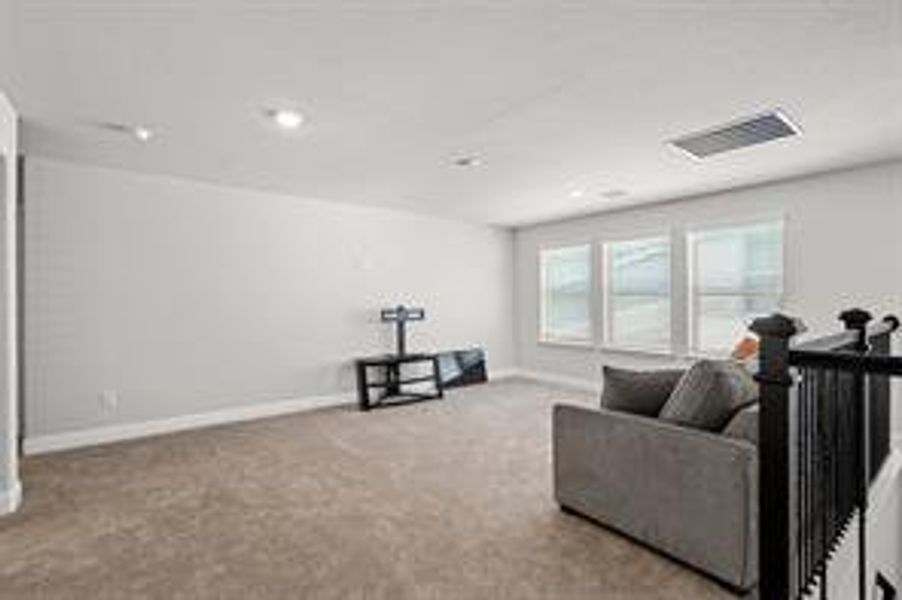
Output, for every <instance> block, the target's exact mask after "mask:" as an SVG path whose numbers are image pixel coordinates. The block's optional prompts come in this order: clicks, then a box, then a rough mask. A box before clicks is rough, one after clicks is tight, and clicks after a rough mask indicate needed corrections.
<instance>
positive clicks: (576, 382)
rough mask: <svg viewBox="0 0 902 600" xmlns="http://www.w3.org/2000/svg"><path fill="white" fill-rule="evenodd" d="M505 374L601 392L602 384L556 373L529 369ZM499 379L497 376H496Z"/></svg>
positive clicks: (513, 370)
mask: <svg viewBox="0 0 902 600" xmlns="http://www.w3.org/2000/svg"><path fill="white" fill-rule="evenodd" d="M505 373H509V374H508V375H507V376H508V377H522V378H523V379H530V380H532V381H537V382H539V383H546V384H548V385H555V386H561V387H566V388H572V389H576V390H580V391H584V392H592V393H598V392H600V391H601V382H600V381H598V382H596V381H592V380H589V379H581V378H579V377H570V376H568V375H558V374H556V373H546V372H543V371H531V370H528V369H507V370H505ZM496 377H497V375H496Z"/></svg>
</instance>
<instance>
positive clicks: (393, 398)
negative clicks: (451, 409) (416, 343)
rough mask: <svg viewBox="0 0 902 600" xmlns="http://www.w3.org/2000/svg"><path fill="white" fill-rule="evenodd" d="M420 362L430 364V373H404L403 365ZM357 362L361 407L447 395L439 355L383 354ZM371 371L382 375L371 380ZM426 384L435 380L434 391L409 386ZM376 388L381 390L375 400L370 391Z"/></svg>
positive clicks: (358, 391) (358, 394)
mask: <svg viewBox="0 0 902 600" xmlns="http://www.w3.org/2000/svg"><path fill="white" fill-rule="evenodd" d="M416 363H429V366H430V368H431V372H430V373H429V374H428V375H416V376H402V374H401V366H402V365H405V364H416ZM354 364H355V367H356V370H357V398H358V402H359V405H360V410H369V409H371V408H377V407H380V406H394V405H398V404H407V403H410V402H420V401H422V400H432V399H436V398H442V397H443V396H444V392H443V390H442V378H441V375H440V372H439V364H438V355H437V354H404V355H399V354H381V355H378V356H366V357H361V358H358V359H357V360H355V361H354ZM371 370H377V371H380V372H381V373H382V377H381V378H380V379H378V380H376V381H371V380H370V377H369V375H370V371H371ZM424 383H432V386H433V391H430V392H421V391H416V390H409V389H405V388H407V387H409V386H413V385H422V384H424ZM373 389H375V390H379V391H380V393H379V395H378V397H377V398H376V399H375V400H374V399H372V398H370V390H373Z"/></svg>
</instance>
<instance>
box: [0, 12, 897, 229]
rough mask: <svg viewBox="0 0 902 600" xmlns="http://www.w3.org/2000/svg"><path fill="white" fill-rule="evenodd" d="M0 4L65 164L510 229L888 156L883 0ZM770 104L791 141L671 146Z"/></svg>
mask: <svg viewBox="0 0 902 600" xmlns="http://www.w3.org/2000/svg"><path fill="white" fill-rule="evenodd" d="M0 1H2V2H18V4H16V5H15V6H13V10H14V12H15V15H14V17H13V19H14V20H15V23H14V25H15V26H14V27H13V31H14V33H15V36H16V37H15V39H14V43H15V45H16V70H15V72H14V73H13V75H14V79H13V84H12V85H13V89H12V95H13V96H14V98H15V100H16V102H17V104H18V108H19V109H20V111H21V112H22V114H23V116H24V118H25V139H26V149H27V151H28V152H31V153H35V154H41V155H46V156H51V157H58V158H63V159H70V160H75V161H79V162H87V163H94V164H99V165H108V166H115V167H122V168H126V169H133V170H137V171H144V172H152V173H164V174H169V175H176V176H184V177H189V178H194V179H200V180H207V181H212V182H219V183H223V184H229V185H238V186H247V187H253V188H261V189H267V190H275V191H280V192H287V193H291V194H295V195H300V196H308V197H318V198H323V199H329V200H336V201H348V202H357V203H362V204H372V205H384V206H392V207H398V208H405V209H412V210H416V211H420V212H426V213H433V214H439V215H447V216H452V217H457V218H463V219H467V220H472V221H478V222H485V223H494V224H502V225H516V224H523V223H530V222H536V221H540V220H545V219H552V218H559V217H563V216H567V215H572V214H578V213H584V212H594V211H598V210H604V209H606V208H611V207H615V206H618V205H622V203H637V202H647V201H655V200H661V199H666V198H674V197H679V196H683V195H689V194H695V193H699V192H704V191H712V190H718V189H724V188H730V187H736V186H740V185H746V184H750V183H754V182H760V181H766V180H771V179H777V178H783V177H789V176H793V175H798V174H803V173H808V172H814V171H821V170H825V169H830V168H836V167H840V166H845V165H852V164H860V163H866V162H871V161H878V160H882V159H886V158H890V157H894V156H900V155H902V3H900V1H898V0H818V1H816V0H798V1H794V2H793V1H789V0H745V1H743V2H736V1H733V0H688V1H687V0H682V1H680V2H674V3H672V4H670V3H668V2H661V1H660V0H642V1H637V0H622V1H603V0H569V1H567V0H561V1H558V2H552V1H547V0H546V1H530V0H523V1H517V0H481V1H469V0H458V1H450V0H449V1H445V2H441V1H438V0H393V1H389V0H379V1H375V0H356V1H351V0H295V1H289V0H257V1H255V2H252V1H250V0H248V1H246V2H239V1H235V0H233V1H225V0H194V1H189V0H155V1H149V0H132V1H128V2H127V1H124V0H93V1H92V0H27V1H26V0H0ZM286 100H288V101H295V102H297V104H298V106H299V107H300V108H301V109H302V110H303V112H304V113H305V114H306V115H307V116H308V117H309V119H310V121H309V124H308V125H307V126H306V127H305V128H304V130H303V131H302V132H300V133H299V134H296V135H284V134H282V133H281V132H278V131H274V130H273V128H272V127H271V126H270V125H269V124H268V123H267V122H265V119H264V118H263V117H262V116H261V114H262V110H263V109H264V108H265V107H266V106H268V105H270V104H272V103H276V102H281V101H286ZM775 107H779V108H782V109H784V110H785V112H786V113H788V114H789V115H790V116H791V117H792V118H793V120H794V121H796V122H797V123H798V124H799V125H800V126H801V128H802V129H803V131H804V133H803V135H802V136H801V137H800V138H796V139H789V140H783V141H778V142H773V143H771V144H768V145H764V146H758V147H755V148H751V149H745V150H740V151H737V152H734V153H729V154H725V155H721V156H719V157H715V158H710V159H707V160H705V161H693V160H691V159H689V158H687V157H685V156H684V155H681V154H679V153H677V152H676V151H674V150H673V149H671V148H669V147H667V146H666V145H665V144H664V141H665V140H667V139H669V138H672V137H675V136H678V135H680V134H683V133H687V132H691V131H694V130H697V129H702V128H707V127H710V126H712V125H717V124H720V123H722V122H725V121H729V120H731V119H734V118H736V117H740V116H743V115H746V114H751V113H756V112H760V111H762V110H766V109H769V108H775ZM99 121H117V122H128V123H141V124H146V125H148V126H150V127H152V128H154V129H155V130H156V132H157V136H156V137H155V138H154V139H153V140H152V141H151V142H150V143H147V144H140V143H138V142H137V141H134V140H131V139H129V138H127V137H125V136H117V135H116V134H114V133H111V132H109V131H104V130H102V129H100V128H97V127H96V126H95V125H94V124H95V123H96V122H99ZM469 154H475V155H478V156H480V157H482V159H483V160H484V164H483V165H481V166H479V167H473V168H461V167H455V166H453V165H452V164H451V163H452V162H453V160H454V159H455V158H456V157H459V156H461V155H469ZM574 188H585V189H587V190H589V191H590V192H591V193H589V194H588V195H587V196H586V197H584V198H581V199H574V198H572V197H570V194H569V192H570V191H571V190H572V189H574ZM611 188H618V189H625V190H628V191H629V192H630V196H629V198H627V199H625V200H617V201H614V202H612V201H610V200H604V199H602V198H600V197H598V195H597V194H596V193H595V192H598V191H603V190H606V189H611Z"/></svg>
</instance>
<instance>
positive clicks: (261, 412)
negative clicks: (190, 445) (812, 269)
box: [25, 395, 353, 455]
mask: <svg viewBox="0 0 902 600" xmlns="http://www.w3.org/2000/svg"><path fill="white" fill-rule="evenodd" d="M350 402H353V398H352V396H350V395H336V396H313V397H308V398H296V399H292V400H278V401H275V402H264V403H260V404H252V405H248V406H236V407H233V408H223V409H219V410H212V411H209V412H203V413H195V414H190V415H182V416H178V417H170V418H166V419H156V420H153V421H144V422H141V423H123V424H121V425H108V426H104V427H93V428H91V429H81V430H77V431H66V432H63V433H52V434H47V435H39V436H35V437H29V438H26V439H25V454H29V455H31V454H44V453H47V452H56V451H59V450H71V449H73V448H82V447H85V446H97V445H99V444H109V443H112V442H120V441H124V440H133V439H137V438H143V437H150V436H154V435H162V434H166V433H175V432H177V431H186V430H189V429H198V428H201V427H210V426H212V425H225V424H228V423H237V422H240V421H252V420H254V419H262V418H265V417H275V416H279V415H286V414H290V413H296V412H302V411H307V410H313V409H316V408H325V407H328V406H338V405H341V404H348V403H350Z"/></svg>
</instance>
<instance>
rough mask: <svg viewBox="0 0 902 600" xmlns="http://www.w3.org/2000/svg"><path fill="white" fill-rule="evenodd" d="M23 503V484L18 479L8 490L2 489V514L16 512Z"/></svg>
mask: <svg viewBox="0 0 902 600" xmlns="http://www.w3.org/2000/svg"><path fill="white" fill-rule="evenodd" d="M21 504H22V484H21V483H20V482H19V481H18V480H16V482H15V483H14V484H13V486H12V487H11V488H10V489H8V490H0V515H7V514H9V513H14V512H16V511H17V510H18V509H19V506H20V505H21Z"/></svg>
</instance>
